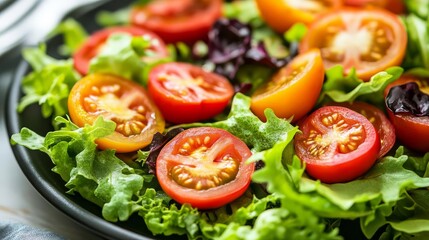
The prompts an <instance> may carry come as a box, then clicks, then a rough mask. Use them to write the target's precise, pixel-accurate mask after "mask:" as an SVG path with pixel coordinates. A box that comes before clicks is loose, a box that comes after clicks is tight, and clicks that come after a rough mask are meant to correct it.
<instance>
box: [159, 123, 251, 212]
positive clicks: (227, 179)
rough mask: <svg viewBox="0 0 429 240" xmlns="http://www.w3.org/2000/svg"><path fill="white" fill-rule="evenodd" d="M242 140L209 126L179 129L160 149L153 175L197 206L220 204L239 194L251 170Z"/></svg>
mask: <svg viewBox="0 0 429 240" xmlns="http://www.w3.org/2000/svg"><path fill="white" fill-rule="evenodd" d="M251 155H252V153H251V152H250V150H249V148H248V147H247V146H246V144H245V143H244V142H243V141H241V140H240V139H238V138H237V137H235V136H234V135H232V134H230V133H229V132H227V131H225V130H222V129H218V128H211V127H202V128H191V129H188V130H185V131H183V132H181V133H179V134H178V135H177V136H176V137H174V138H173V139H172V140H171V141H170V142H168V143H167V144H166V145H165V146H164V147H163V149H162V150H161V152H160V154H159V156H158V158H157V160H156V177H157V179H158V182H159V184H160V185H161V187H162V189H163V190H164V192H165V193H167V194H168V195H169V196H170V197H171V198H173V199H174V200H176V201H177V202H179V203H181V204H185V203H189V204H191V205H192V206H193V207H196V208H199V209H211V208H218V207H221V206H223V205H225V204H227V203H229V202H232V201H233V200H235V199H237V198H238V197H240V196H241V195H242V194H243V193H244V192H245V191H246V189H247V188H248V186H249V184H250V181H251V177H252V174H253V171H254V167H255V166H254V164H253V163H250V164H248V163H246V162H245V161H246V160H247V159H248V158H249V157H250V156H251Z"/></svg>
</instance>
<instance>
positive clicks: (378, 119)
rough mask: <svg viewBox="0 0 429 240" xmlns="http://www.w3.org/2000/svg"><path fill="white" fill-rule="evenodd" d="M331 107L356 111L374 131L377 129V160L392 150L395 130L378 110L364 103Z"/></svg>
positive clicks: (339, 104)
mask: <svg viewBox="0 0 429 240" xmlns="http://www.w3.org/2000/svg"><path fill="white" fill-rule="evenodd" d="M332 105H336V106H343V107H346V108H349V109H351V110H353V111H356V112H358V113H360V114H362V115H363V116H365V117H366V118H367V119H368V120H369V121H370V122H371V123H372V125H374V127H375V129H377V132H378V135H379V137H380V143H381V148H380V152H379V154H378V158H381V157H383V156H384V155H386V153H387V152H389V150H390V149H392V147H393V145H395V140H396V135H395V128H394V127H393V125H392V123H391V122H390V121H389V119H388V118H387V117H386V115H385V114H384V113H383V111H382V110H380V109H379V108H377V107H375V106H373V105H371V104H368V103H365V102H353V103H333V104H332Z"/></svg>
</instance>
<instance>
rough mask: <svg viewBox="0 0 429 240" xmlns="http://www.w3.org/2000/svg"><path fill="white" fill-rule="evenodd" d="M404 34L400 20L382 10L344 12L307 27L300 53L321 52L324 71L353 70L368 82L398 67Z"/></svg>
mask: <svg viewBox="0 0 429 240" xmlns="http://www.w3.org/2000/svg"><path fill="white" fill-rule="evenodd" d="M406 46H407V33H406V31H405V28H404V26H403V24H402V23H401V21H400V20H399V18H398V17H397V16H396V15H394V14H393V13H390V12H388V11H386V10H382V9H343V10H339V11H333V12H330V13H327V14H325V15H323V16H321V17H320V18H319V19H318V20H317V21H314V22H313V24H311V26H310V27H309V30H308V32H307V34H306V35H305V37H304V39H303V40H302V42H301V44H300V51H301V52H306V51H308V50H309V49H312V48H320V49H321V52H322V57H323V60H324V64H325V68H331V67H332V66H334V65H338V64H340V65H342V66H343V67H344V71H345V72H346V73H348V72H349V71H350V70H351V69H352V68H355V69H356V73H357V75H358V77H359V78H361V79H363V80H365V81H368V80H369V79H370V78H371V77H372V76H373V75H374V74H376V73H378V72H380V71H384V70H385V69H386V68H388V67H391V66H396V65H400V64H401V62H402V59H403V57H404V54H405V49H406Z"/></svg>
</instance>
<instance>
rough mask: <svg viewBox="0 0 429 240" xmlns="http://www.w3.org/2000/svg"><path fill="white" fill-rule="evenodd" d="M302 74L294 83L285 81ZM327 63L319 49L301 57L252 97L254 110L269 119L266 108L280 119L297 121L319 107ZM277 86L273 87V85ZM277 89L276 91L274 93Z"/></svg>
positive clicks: (280, 71) (259, 115)
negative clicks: (325, 63)
mask: <svg viewBox="0 0 429 240" xmlns="http://www.w3.org/2000/svg"><path fill="white" fill-rule="evenodd" d="M294 71H297V72H298V73H297V74H296V75H295V76H294V77H293V78H292V79H290V80H283V79H285V78H287V77H288V76H291V75H293V72H294ZM324 73H325V71H324V68H323V61H322V58H321V56H320V51H319V50H317V49H314V50H311V51H308V52H307V53H305V54H300V55H298V56H297V57H296V58H295V59H294V60H292V62H290V63H289V64H288V65H286V66H285V67H283V68H282V69H280V70H279V71H278V72H277V73H276V74H275V75H274V76H273V77H272V78H271V80H270V81H269V82H268V83H267V84H266V85H265V86H263V87H262V88H260V89H258V90H256V91H255V93H254V94H253V95H252V102H251V110H252V111H253V113H254V114H255V115H257V116H258V117H259V118H260V119H262V120H265V115H264V111H265V109H266V108H271V109H273V111H274V113H275V114H276V115H277V117H280V118H290V117H293V121H297V120H299V119H300V118H302V117H303V116H304V115H305V114H307V113H308V112H309V111H310V110H311V109H312V108H313V107H314V105H315V104H316V101H317V98H318V97H319V94H320V91H321V89H322V85H323V80H324ZM270 85H271V86H273V87H271V86H270ZM273 88H274V90H273Z"/></svg>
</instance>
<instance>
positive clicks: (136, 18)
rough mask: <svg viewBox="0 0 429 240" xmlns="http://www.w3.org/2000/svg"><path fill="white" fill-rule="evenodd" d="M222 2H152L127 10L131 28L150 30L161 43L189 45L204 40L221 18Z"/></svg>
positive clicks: (164, 0)
mask: <svg viewBox="0 0 429 240" xmlns="http://www.w3.org/2000/svg"><path fill="white" fill-rule="evenodd" d="M221 9H222V0H175V1H168V0H155V1H152V2H150V3H148V4H146V5H143V6H136V7H134V8H133V9H132V11H131V16H130V17H131V23H132V24H133V25H134V26H138V27H142V28H145V29H150V30H152V31H153V32H155V33H157V34H158V35H159V36H160V37H161V38H162V39H164V41H166V42H168V43H172V42H179V41H181V42H186V43H192V42H195V41H197V40H202V39H207V33H208V32H209V30H210V28H211V26H212V25H213V23H214V22H215V21H216V20H217V19H218V18H219V17H220V16H221Z"/></svg>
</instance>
